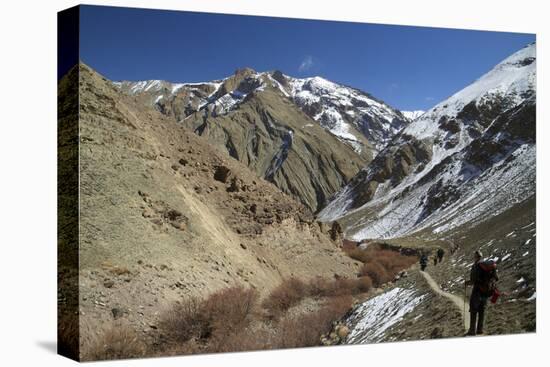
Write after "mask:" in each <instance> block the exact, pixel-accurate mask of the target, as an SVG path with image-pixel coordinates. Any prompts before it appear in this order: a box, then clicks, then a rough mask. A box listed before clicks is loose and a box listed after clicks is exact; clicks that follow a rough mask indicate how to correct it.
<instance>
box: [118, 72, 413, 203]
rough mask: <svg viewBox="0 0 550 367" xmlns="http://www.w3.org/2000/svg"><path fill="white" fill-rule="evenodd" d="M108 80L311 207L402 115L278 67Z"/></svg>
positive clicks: (369, 154)
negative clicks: (178, 78)
mask: <svg viewBox="0 0 550 367" xmlns="http://www.w3.org/2000/svg"><path fill="white" fill-rule="evenodd" d="M114 84H115V85H116V86H117V88H119V89H120V90H121V91H122V92H124V93H125V94H129V95H131V96H134V97H135V98H136V99H137V100H138V101H139V102H140V103H142V104H144V105H149V106H154V107H155V108H156V109H158V110H159V111H161V112H162V113H163V114H165V115H166V116H170V117H172V118H174V119H175V120H176V121H178V122H179V123H181V124H183V125H184V126H186V127H188V128H190V129H192V130H193V131H195V132H196V133H197V134H199V135H203V136H207V137H208V139H209V140H211V141H212V142H213V143H214V145H217V146H220V147H223V148H224V149H226V150H227V151H228V152H229V154H230V155H231V156H233V157H234V158H236V159H238V160H240V161H241V162H243V163H245V164H246V165H247V166H249V167H250V168H251V169H252V170H253V171H254V172H256V173H257V174H258V175H259V176H262V177H264V178H266V179H267V180H269V181H271V182H273V183H275V185H276V186H277V187H279V188H280V189H282V190H283V191H284V192H286V193H288V194H290V195H292V196H294V197H295V198H296V199H297V200H299V201H301V202H302V203H304V204H305V205H306V206H308V207H309V208H310V209H312V210H313V211H317V210H320V209H321V208H322V207H323V206H324V205H326V199H327V197H328V196H330V195H332V194H333V193H334V192H335V191H337V190H338V189H340V188H341V187H342V186H343V185H345V184H346V183H347V182H348V181H349V180H350V178H351V177H353V176H354V175H355V174H356V173H357V172H358V171H359V169H360V168H361V167H362V166H364V165H365V164H366V163H368V162H369V161H370V160H372V158H373V157H374V155H375V154H376V153H377V152H378V151H380V150H381V149H382V148H383V147H384V146H385V145H386V144H387V142H388V141H390V140H391V138H392V137H393V136H394V135H395V134H396V133H397V132H399V131H400V130H401V129H402V128H403V127H404V126H406V123H408V121H409V120H408V119H407V118H406V117H404V116H403V115H402V114H401V113H400V112H399V111H397V110H395V109H393V108H391V107H390V106H388V105H386V104H385V103H383V102H382V101H379V100H377V99H375V98H374V97H372V96H370V95H369V94H367V93H364V92H362V91H360V90H357V89H354V88H351V87H347V86H343V85H339V84H337V83H333V82H330V81H328V80H326V79H323V78H320V77H313V78H304V79H297V78H292V77H290V76H287V75H284V74H283V73H281V72H280V71H273V72H262V73H258V72H256V71H254V70H252V69H249V68H244V69H238V70H237V71H236V72H235V74H233V75H231V76H229V77H227V78H225V79H223V80H215V81H211V82H204V83H180V84H173V83H170V82H166V81H160V80H150V81H142V82H115V83H114Z"/></svg>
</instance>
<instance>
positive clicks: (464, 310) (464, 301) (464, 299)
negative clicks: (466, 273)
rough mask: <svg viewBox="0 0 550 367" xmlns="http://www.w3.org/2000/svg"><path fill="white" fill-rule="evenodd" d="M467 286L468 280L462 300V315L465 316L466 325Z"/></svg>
mask: <svg viewBox="0 0 550 367" xmlns="http://www.w3.org/2000/svg"><path fill="white" fill-rule="evenodd" d="M467 287H468V285H467V284H466V281H464V297H463V299H462V302H463V304H464V307H463V312H462V317H464V326H466V295H467V290H466V289H467Z"/></svg>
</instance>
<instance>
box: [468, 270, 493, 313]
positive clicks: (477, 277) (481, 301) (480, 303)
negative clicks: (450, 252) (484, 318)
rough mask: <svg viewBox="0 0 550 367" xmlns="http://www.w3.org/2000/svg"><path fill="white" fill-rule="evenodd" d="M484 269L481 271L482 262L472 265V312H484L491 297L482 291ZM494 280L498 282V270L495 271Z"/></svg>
mask: <svg viewBox="0 0 550 367" xmlns="http://www.w3.org/2000/svg"><path fill="white" fill-rule="evenodd" d="M482 278H483V269H481V261H478V262H476V263H474V265H472V268H471V269H470V283H471V284H472V285H473V288H472V294H471V296H470V309H471V311H478V310H483V309H484V308H485V305H486V303H487V299H488V297H489V296H490V295H488V294H484V292H483V291H482ZM493 278H494V279H495V280H498V274H497V270H496V269H494V270H493Z"/></svg>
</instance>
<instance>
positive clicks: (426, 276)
mask: <svg viewBox="0 0 550 367" xmlns="http://www.w3.org/2000/svg"><path fill="white" fill-rule="evenodd" d="M420 274H422V276H423V277H424V279H426V281H427V282H428V285H429V286H430V288H432V289H433V291H434V292H435V293H437V294H439V295H441V296H443V297H447V298H448V299H450V300H451V301H453V303H454V304H455V306H456V307H458V309H459V310H460V313H461V314H462V319H463V320H464V329H465V330H468V329H469V328H470V318H469V317H467V315H466V311H465V308H464V302H465V300H464V298H462V297H459V296H457V295H454V294H452V293H449V292H445V291H443V290H442V289H441V288H440V287H439V285H438V284H437V283H436V282H435V280H434V279H433V278H432V277H431V275H430V274H428V273H426V272H425V271H421V272H420ZM467 306H468V305H466V307H467Z"/></svg>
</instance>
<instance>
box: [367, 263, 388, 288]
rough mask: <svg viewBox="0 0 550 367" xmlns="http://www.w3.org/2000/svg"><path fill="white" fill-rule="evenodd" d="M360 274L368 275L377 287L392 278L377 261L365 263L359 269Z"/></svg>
mask: <svg viewBox="0 0 550 367" xmlns="http://www.w3.org/2000/svg"><path fill="white" fill-rule="evenodd" d="M359 274H360V275H361V276H368V277H369V278H370V279H371V280H372V284H373V285H374V286H375V287H379V286H381V285H382V284H384V283H386V282H389V281H390V280H391V279H392V278H391V277H390V275H389V274H388V272H387V271H386V269H385V268H384V267H383V266H382V265H380V264H378V263H376V262H368V263H366V264H364V265H363V266H362V267H361V269H360V270H359Z"/></svg>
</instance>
